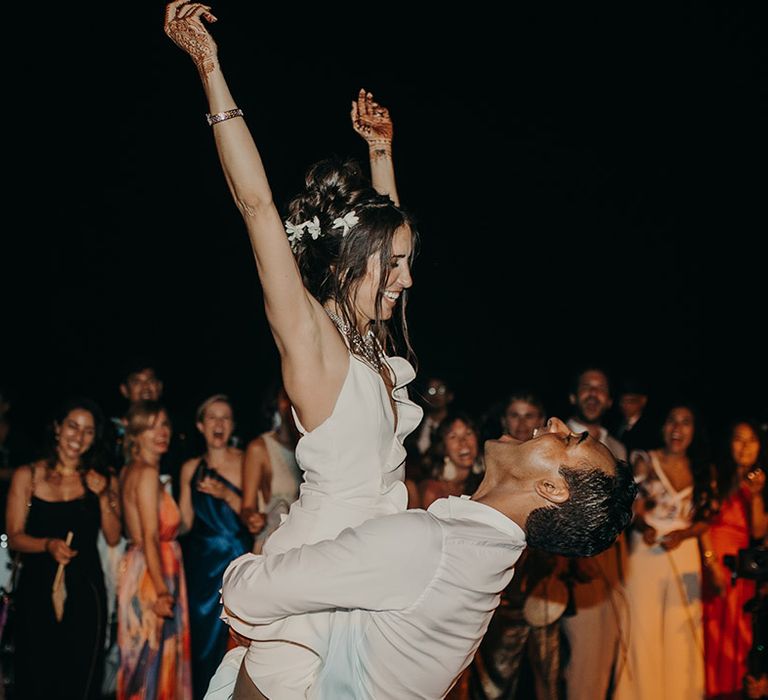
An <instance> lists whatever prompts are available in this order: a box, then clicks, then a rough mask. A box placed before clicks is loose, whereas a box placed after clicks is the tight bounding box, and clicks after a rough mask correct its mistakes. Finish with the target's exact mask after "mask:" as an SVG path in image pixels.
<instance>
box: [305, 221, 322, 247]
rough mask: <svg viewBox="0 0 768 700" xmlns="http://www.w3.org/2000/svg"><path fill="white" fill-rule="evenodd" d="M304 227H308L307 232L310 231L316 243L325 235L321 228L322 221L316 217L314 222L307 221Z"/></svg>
mask: <svg viewBox="0 0 768 700" xmlns="http://www.w3.org/2000/svg"><path fill="white" fill-rule="evenodd" d="M303 225H304V226H306V227H307V231H309V235H310V236H312V240H313V241H316V240H317V239H318V238H320V236H321V235H322V234H323V231H322V229H321V228H320V219H318V218H317V217H316V216H315V217H313V218H312V221H305V222H304V224H303Z"/></svg>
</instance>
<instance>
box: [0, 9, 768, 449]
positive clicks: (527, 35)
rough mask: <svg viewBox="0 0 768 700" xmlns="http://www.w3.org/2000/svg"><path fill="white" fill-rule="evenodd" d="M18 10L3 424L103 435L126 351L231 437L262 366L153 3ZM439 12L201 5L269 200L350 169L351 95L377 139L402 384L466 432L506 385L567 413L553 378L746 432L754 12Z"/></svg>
mask: <svg viewBox="0 0 768 700" xmlns="http://www.w3.org/2000/svg"><path fill="white" fill-rule="evenodd" d="M33 7H34V6H29V7H28V8H26V10H25V11H28V12H29V11H31V12H32V13H33V14H34V13H36V12H37V13H39V15H40V16H39V17H29V16H26V17H25V18H23V21H19V22H18V23H13V22H7V24H6V28H5V30H6V32H7V33H9V34H12V35H14V38H15V39H17V40H18V42H19V46H20V47H21V48H19V49H18V50H17V51H15V52H14V53H13V56H12V58H8V59H7V61H8V62H7V63H6V89H7V90H8V92H9V94H10V95H11V97H12V99H11V102H10V104H9V105H8V107H7V109H8V112H7V113H6V117H7V118H8V117H10V119H9V120H8V121H9V124H8V126H7V127H6V139H7V144H6V145H7V152H8V153H10V154H11V155H12V156H13V157H12V159H11V160H10V162H11V163H12V164H13V167H12V169H10V170H9V172H8V173H7V174H8V175H9V176H10V177H11V178H12V179H13V183H14V184H13V185H12V186H9V187H8V188H7V190H6V197H7V201H6V217H5V219H6V221H5V226H4V229H5V232H4V233H3V238H2V240H3V249H2V262H1V263H0V265H1V272H2V279H3V282H4V283H3V289H4V292H5V304H4V312H3V318H2V336H3V337H2V353H3V358H2V369H1V370H0V385H5V386H6V387H7V388H8V390H9V391H10V392H11V395H12V397H13V402H14V408H13V411H14V414H15V418H14V420H16V421H19V422H23V423H26V424H28V425H29V426H30V430H37V428H38V427H39V426H40V425H42V422H43V421H44V419H45V418H46V416H47V414H48V411H49V410H50V409H51V407H52V406H53V405H55V404H56V403H58V402H59V400H60V399H62V398H63V397H65V396H66V395H68V394H71V393H87V394H90V395H92V396H94V397H95V398H96V399H98V400H99V401H100V402H101V403H102V404H103V406H104V408H105V410H106V411H107V412H108V413H115V412H119V411H121V410H122V408H123V406H122V404H121V401H120V398H119V395H118V393H117V385H118V383H119V380H120V376H119V368H120V366H121V365H122V363H123V362H124V361H125V359H126V358H128V357H130V356H131V355H132V354H133V353H141V354H143V355H146V354H149V355H151V356H154V357H155V358H156V360H157V363H158V367H159V370H160V373H161V376H162V378H163V379H164V380H165V384H166V398H167V400H168V402H169V403H170V404H171V405H172V406H173V407H175V410H176V412H177V413H185V412H186V413H187V414H188V415H189V416H191V414H192V411H193V408H194V406H195V405H196V404H197V402H199V401H200V400H201V399H202V398H204V397H205V396H206V395H208V394H210V393H213V392H218V391H224V392H227V393H229V394H231V395H232V397H233V398H234V400H235V402H236V409H237V410H238V414H239V419H240V425H241V432H243V433H245V434H246V435H249V434H251V433H252V432H255V430H256V429H257V428H256V425H257V423H258V420H259V416H258V409H259V404H260V401H261V395H262V394H263V392H264V390H265V388H266V387H267V386H268V385H269V383H270V382H271V380H272V379H273V378H274V376H275V372H276V371H277V362H276V359H277V357H276V351H275V349H274V346H273V343H272V340H271V336H270V335H269V332H268V328H267V326H266V323H265V319H264V313H263V309H262V300H261V293H260V288H259V284H258V279H257V276H256V272H255V267H254V264H253V261H252V257H251V254H250V249H249V246H248V242H247V236H246V232H245V227H244V225H243V223H242V221H241V219H240V217H239V214H238V212H237V210H236V208H235V206H234V205H233V203H232V201H231V199H230V195H229V192H228V190H227V188H226V185H225V182H224V178H223V176H222V174H221V171H220V168H219V165H218V161H217V157H216V153H215V149H214V146H213V140H212V137H211V133H210V128H209V127H208V126H207V125H206V124H205V121H204V117H203V115H204V113H205V111H207V110H206V104H205V102H204V99H203V93H202V89H201V88H200V86H199V81H198V77H197V73H196V71H195V69H194V67H193V65H192V63H191V61H190V60H189V58H188V57H186V56H185V55H184V54H183V53H182V52H181V51H179V49H177V48H176V47H175V46H174V45H173V44H172V43H171V42H170V41H169V40H168V39H167V38H166V37H165V35H164V34H163V32H162V15H163V3H159V2H152V3H141V4H139V5H137V6H130V5H114V4H109V5H107V4H101V5H94V6H93V7H90V6H88V7H84V6H67V7H65V8H61V9H56V8H50V9H49V8H44V7H42V6H39V7H38V9H37V10H35V9H33ZM446 7H447V6H436V7H435V8H434V9H430V10H425V9H423V8H421V6H419V13H418V16H416V14H415V13H416V9H417V6H416V5H411V6H410V7H406V8H402V7H395V6H387V7H383V6H377V7H367V8H365V10H364V11H363V12H360V11H359V10H357V11H354V12H353V11H352V10H350V9H342V8H340V7H330V6H326V5H325V4H324V5H323V6H321V7H317V8H316V9H314V10H306V9H302V8H300V7H299V6H298V5H292V4H282V5H280V6H277V7H275V6H268V5H266V4H263V3H254V2H244V1H241V2H234V1H233V0H229V1H226V0H225V1H222V2H219V3H217V4H216V5H215V7H214V11H215V12H216V14H217V15H218V17H219V20H220V21H219V22H218V24H217V25H215V26H214V28H213V32H214V34H215V37H216V39H217V41H218V43H219V49H220V58H221V63H222V65H223V67H224V70H225V73H226V75H227V77H228V79H229V82H230V87H231V89H232V91H233V94H234V95H235V97H236V99H237V101H238V103H239V105H240V106H241V107H242V108H243V109H244V110H245V113H246V117H247V121H248V124H249V126H250V128H251V130H252V131H253V133H254V135H255V138H256V141H257V144H258V145H259V147H260V149H261V151H262V154H263V157H264V161H265V164H266V168H267V172H268V175H269V177H270V181H271V184H272V187H273V191H274V194H275V197H276V199H277V200H278V201H279V202H281V203H284V202H285V201H286V200H287V199H288V198H289V197H290V196H291V195H292V194H293V193H294V192H295V191H296V190H297V189H298V187H299V186H300V184H301V181H302V176H303V173H304V171H305V169H306V167H307V166H308V165H309V164H310V163H312V162H314V161H315V160H317V159H319V158H322V157H325V156H328V155H331V154H339V155H353V156H356V157H358V158H361V159H365V158H366V156H367V151H366V148H365V145H364V143H363V142H362V140H361V139H360V138H359V137H358V136H357V135H356V134H354V132H353V131H352V129H351V126H350V122H349V116H348V113H349V107H350V101H351V99H352V97H353V96H354V95H355V94H356V91H357V90H358V89H359V88H360V87H365V88H367V89H369V90H371V91H372V92H373V93H374V95H375V96H376V98H377V99H378V100H379V101H380V102H381V103H382V104H385V105H387V106H388V107H389V108H390V110H391V113H392V115H393V118H394V121H395V134H396V135H395V148H394V152H395V166H396V172H397V177H398V185H399V190H400V195H401V199H402V201H403V203H404V204H405V205H406V206H408V207H409V208H410V209H412V210H413V211H414V213H415V214H416V216H417V219H418V223H419V230H420V235H421V246H420V253H419V256H418V259H417V262H416V266H415V286H414V288H413V290H412V294H411V304H410V306H409V310H410V313H409V319H410V325H411V330H412V337H413V343H414V347H415V349H416V352H417V355H418V358H419V361H420V365H421V369H420V374H421V375H422V376H423V377H426V375H427V374H428V373H441V374H444V375H446V376H447V378H448V379H449V381H451V382H452V383H453V384H454V386H455V387H456V390H457V394H458V398H459V400H460V401H461V402H462V403H463V404H465V405H467V406H469V407H470V408H471V409H473V410H478V411H479V410H482V409H484V408H485V407H486V406H487V405H488V403H489V402H490V401H492V400H494V399H496V398H498V397H499V396H501V395H503V394H504V393H505V392H506V391H507V390H508V389H509V388H511V387H515V386H520V385H525V386H528V387H532V388H534V389H536V390H538V391H540V392H541V393H543V395H544V396H545V399H546V401H547V404H548V406H549V408H550V410H551V412H555V413H558V412H559V413H563V412H566V411H567V409H566V407H565V401H566V398H567V385H568V380H569V376H570V374H571V373H572V372H573V370H574V369H575V368H576V367H577V366H579V365H581V364H583V363H598V364H602V365H605V366H606V367H607V368H608V369H609V370H611V372H612V373H613V374H614V377H615V378H619V377H621V376H623V375H626V374H629V373H631V374H638V373H641V374H645V376H646V377H647V379H648V380H649V381H650V382H651V387H652V392H653V396H654V397H655V398H656V400H657V401H656V402H657V405H661V404H662V403H663V402H664V401H665V400H666V399H668V398H670V397H673V396H678V395H685V396H688V397H691V398H693V399H695V400H697V401H698V402H699V403H700V404H701V406H702V408H703V409H704V413H705V415H706V416H707V418H708V420H709V422H710V424H712V425H718V424H719V423H720V422H722V421H724V420H726V419H727V418H729V417H731V416H732V415H736V414H743V413H746V414H752V415H755V416H757V417H759V418H761V419H763V420H765V419H766V418H767V417H768V412H767V411H766V402H765V396H766V391H767V390H768V377H767V374H768V373H766V370H765V356H766V353H765V350H764V345H765V340H764V337H765V330H766V293H765V281H764V280H765V271H766V257H765V244H764V239H765V234H766V230H767V229H766V216H765V205H766V196H765V195H766V178H765V173H766V162H767V160H766V156H767V155H768V149H767V148H766V140H765V130H766V119H765V117H766V112H765V106H766V101H765V97H766V89H765V88H766V81H768V75H767V73H768V71H766V68H768V61H767V60H766V54H765V51H764V48H763V47H764V46H765V44H766V30H767V29H768V24H767V23H766V21H765V16H764V14H763V13H762V12H760V11H759V10H757V9H756V8H757V3H749V4H748V3H745V4H743V5H742V4H740V3H729V4H728V5H727V6H725V5H724V4H723V6H717V5H716V4H714V3H712V4H704V3H679V4H676V7H675V8H673V9H670V8H669V7H666V8H665V9H663V10H651V9H648V8H647V7H645V6H643V7H640V6H637V7H623V8H617V7H615V6H614V7H610V6H607V5H606V6H605V7H603V6H595V5H591V6H589V7H570V9H563V8H557V7H555V6H545V7H539V8H538V9H535V10H534V9H531V8H525V7H517V8H516V9H515V8H512V9H510V8H509V7H507V8H504V9H503V11H502V10H501V9H499V6H495V5H494V6H491V5H488V6H487V7H484V6H482V5H480V4H471V5H468V6H466V7H465V8H464V11H463V14H454V13H452V12H450V11H448V10H447V9H446ZM425 12H427V13H428V14H426V15H425V14H424V13H425ZM259 427H261V426H259Z"/></svg>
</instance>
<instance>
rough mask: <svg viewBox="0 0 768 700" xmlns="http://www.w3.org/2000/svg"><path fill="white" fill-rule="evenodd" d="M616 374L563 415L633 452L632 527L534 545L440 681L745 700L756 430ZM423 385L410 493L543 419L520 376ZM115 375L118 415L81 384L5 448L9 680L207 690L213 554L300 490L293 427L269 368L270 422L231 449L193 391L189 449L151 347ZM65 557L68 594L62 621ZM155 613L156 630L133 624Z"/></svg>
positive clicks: (555, 691)
mask: <svg viewBox="0 0 768 700" xmlns="http://www.w3.org/2000/svg"><path fill="white" fill-rule="evenodd" d="M618 386H619V391H618V393H617V395H616V397H615V399H616V406H613V401H614V397H613V395H612V391H611V385H610V383H609V378H608V376H607V374H606V372H605V371H603V370H602V369H600V368H596V367H595V368H587V369H585V370H583V371H581V372H579V374H578V375H576V376H575V377H574V381H573V385H572V387H571V389H570V392H569V393H568V395H569V400H570V404H571V405H572V408H573V414H572V417H571V418H570V419H569V421H568V425H569V427H570V428H571V429H572V430H573V431H574V432H575V433H583V432H584V431H587V432H588V433H589V434H590V435H592V436H593V437H595V438H596V439H597V440H599V441H601V442H603V443H604V444H606V446H608V447H609V449H610V450H611V451H612V452H613V454H615V455H619V456H620V457H627V458H628V459H629V462H630V463H631V464H632V466H633V470H634V475H635V480H636V482H637V483H638V484H639V488H640V495H639V497H638V498H637V500H636V502H635V517H634V519H633V521H632V525H631V527H630V528H629V529H628V530H627V531H626V533H625V535H624V536H623V537H622V538H621V539H620V540H619V541H618V542H617V543H616V545H614V546H613V547H611V548H609V549H608V550H606V552H603V553H601V554H598V555H596V556H594V557H588V558H568V557H561V556H556V555H551V554H548V553H546V552H540V551H536V550H534V549H528V550H527V552H526V554H525V556H524V558H523V559H522V560H521V561H520V562H519V563H518V565H517V567H516V568H517V572H516V575H515V577H514V578H513V580H512V583H511V584H510V585H509V586H508V588H507V589H506V590H505V591H504V594H503V597H502V604H501V606H500V607H499V609H498V610H497V612H496V614H495V615H494V617H493V619H492V621H491V624H490V627H489V630H488V632H487V634H486V635H485V637H484V639H483V642H482V643H481V645H480V648H479V649H478V651H477V654H476V655H475V658H474V660H473V662H472V664H471V665H470V666H469V667H468V668H467V669H466V670H465V671H464V673H463V674H462V675H461V677H460V678H459V681H458V682H457V684H456V686H454V689H453V690H452V691H451V695H450V696H449V697H451V698H472V699H490V698H499V699H500V698H506V699H509V700H511V699H512V698H515V697H526V696H529V697H536V698H538V699H539V700H542V699H544V698H547V699H552V698H563V697H567V698H578V697H584V698H594V697H600V698H606V697H613V698H617V699H620V698H638V699H643V698H657V697H669V698H673V697H674V698H686V697H687V698H727V697H732V698H739V697H742V693H743V692H745V689H749V688H751V689H752V695H751V696H750V695H747V697H760V695H758V694H756V693H757V692H758V691H757V690H755V688H759V683H760V672H759V667H755V666H754V662H755V660H756V659H757V658H758V656H756V654H755V652H754V651H752V657H750V651H751V650H753V649H754V645H753V641H754V640H753V632H754V630H756V629H759V628H760V624H761V623H759V621H758V620H757V619H756V616H757V615H758V614H759V613H758V612H755V613H752V612H750V611H749V607H748V606H747V604H748V603H749V602H750V601H756V600H758V589H757V586H758V585H759V583H758V582H756V581H755V580H752V579H750V578H748V577H745V576H744V575H743V572H742V575H740V576H735V573H736V572H735V571H733V570H731V569H729V568H728V562H729V557H731V558H734V557H737V556H738V554H739V551H741V550H746V549H748V548H749V547H750V546H756V545H760V544H764V542H765V538H766V531H767V529H768V515H766V508H765V498H766V485H765V476H764V472H763V468H764V465H765V464H766V454H767V452H766V434H765V428H764V426H761V425H758V424H757V423H755V422H754V421H751V420H748V419H738V420H734V421H733V422H732V423H731V424H730V425H728V426H723V428H722V429H721V430H719V431H712V432H710V433H709V434H708V433H707V431H706V430H705V428H704V426H703V424H702V422H701V419H700V417H699V415H698V413H697V411H696V408H695V407H694V406H692V405H691V404H689V403H687V402H683V401H679V402H672V403H671V404H670V405H669V406H668V407H667V408H666V409H665V411H664V412H659V411H658V410H656V411H653V412H649V411H648V410H647V409H648V406H647V404H648V399H649V396H648V393H647V390H646V389H645V387H643V386H642V385H641V384H639V383H638V382H637V381H635V380H629V381H620V382H618ZM419 387H420V388H419V389H418V391H417V395H418V398H419V402H420V403H421V405H422V406H423V409H424V417H423V419H422V420H421V422H420V423H419V425H418V427H417V428H416V430H414V431H413V432H412V433H411V436H410V439H406V440H405V447H406V449H407V457H406V461H405V464H406V478H405V484H406V487H407V491H408V507H409V508H423V509H428V508H429V507H430V506H431V505H432V503H434V502H435V501H436V500H437V499H439V498H444V497H446V496H461V495H472V494H473V493H474V492H475V490H476V489H477V486H478V484H479V483H480V480H481V479H482V476H483V471H484V470H483V459H482V454H481V447H482V442H483V441H484V440H485V439H489V438H494V437H498V436H499V435H502V434H506V435H510V436H512V437H514V438H516V439H519V440H529V439H531V438H532V437H533V436H534V434H535V433H536V431H537V430H540V429H541V428H543V427H544V426H545V424H546V421H547V411H546V408H545V406H544V404H543V403H542V401H541V399H540V398H539V397H538V396H537V395H536V394H535V393H531V392H530V391H517V392H513V393H510V394H509V395H507V396H506V397H504V398H503V400H500V401H498V402H495V403H493V404H492V405H489V406H488V407H487V408H486V410H484V411H482V412H479V413H477V414H476V415H470V414H469V413H467V412H466V411H464V410H461V409H460V408H457V406H460V405H461V401H457V400H456V397H455V392H454V391H453V390H452V388H451V383H450V381H449V380H446V379H444V378H442V377H428V378H427V379H426V380H425V381H423V382H419ZM120 388H121V390H122V393H123V395H124V397H125V398H126V403H127V406H126V411H125V414H124V415H123V416H120V417H118V418H115V419H112V420H111V421H108V420H105V419H104V416H103V415H102V412H101V410H100V408H99V406H98V405H97V404H96V403H95V402H93V401H92V400H90V399H71V400H68V401H66V402H65V403H64V404H63V405H62V407H61V408H60V410H59V411H58V413H57V415H56V417H55V420H54V421H53V423H52V425H51V430H50V432H49V441H48V444H47V445H46V446H45V447H44V449H43V450H41V454H40V458H39V459H34V460H31V461H30V462H28V463H26V464H18V463H15V462H14V461H13V457H14V453H12V452H10V450H7V451H6V455H7V457H8V461H7V466H8V467H12V468H10V469H9V470H8V476H10V477H11V483H10V490H9V492H8V498H7V506H6V533H7V536H8V544H9V546H10V549H11V550H12V551H14V552H18V553H19V554H20V555H21V562H22V566H21V567H20V570H19V575H18V577H17V586H16V591H17V595H16V598H15V600H16V605H17V615H18V619H22V620H24V624H23V625H17V626H16V627H15V634H14V636H13V644H14V647H15V649H14V664H13V675H12V677H11V678H6V679H5V680H6V682H7V683H9V682H11V681H12V685H10V686H9V694H10V696H11V697H19V698H21V697H24V698H26V697H29V698H34V697H44V696H46V697H89V698H103V697H109V696H110V695H111V694H113V693H114V692H115V691H116V689H117V687H120V688H121V694H120V697H125V698H132V697H154V695H153V694H152V693H153V692H154V691H151V692H149V693H148V691H147V688H150V689H152V688H160V687H167V686H168V684H171V685H176V686H177V687H178V688H180V689H182V691H180V693H179V695H178V697H190V698H191V697H195V698H201V697H203V695H204V693H205V691H206V689H207V687H208V683H209V681H210V679H211V678H212V676H213V674H214V672H215V670H216V668H217V666H218V664H219V663H220V661H221V659H222V658H223V656H224V654H225V652H226V651H227V649H229V648H231V647H232V645H233V643H232V641H231V639H230V636H229V634H228V628H227V625H226V624H225V623H224V622H223V621H222V620H221V619H220V617H221V602H220V589H221V584H222V577H223V574H224V571H225V569H226V568H227V566H228V565H229V564H230V562H232V561H233V560H235V559H236V558H237V557H239V556H240V555H241V554H243V553H245V552H251V551H253V552H257V553H258V552H260V551H261V550H262V547H263V544H264V541H265V540H266V537H267V535H268V534H270V533H271V532H273V531H274V530H275V529H276V528H277V527H278V526H279V524H280V522H281V520H282V519H283V518H284V517H285V515H286V514H287V513H288V511H289V509H290V506H291V504H292V503H294V502H295V501H296V499H297V498H298V496H299V486H300V484H301V481H302V475H301V470H300V468H299V466H298V464H297V462H296V458H295V449H296V445H297V443H298V441H299V438H300V436H301V434H300V433H299V431H298V430H297V428H296V423H295V421H294V420H293V417H292V414H291V405H290V402H289V401H288V398H287V395H286V393H285V389H284V387H283V386H282V385H280V384H278V385H277V388H276V389H275V390H274V391H273V392H272V395H271V396H270V397H269V398H270V399H271V400H270V401H269V402H267V403H268V405H269V406H270V408H271V413H272V421H273V424H272V426H271V428H270V429H269V430H267V431H264V432H262V433H260V434H259V435H257V436H256V437H254V438H253V439H252V440H251V441H250V442H248V443H247V444H246V445H245V446H244V447H245V449H238V448H237V447H235V446H234V444H236V443H237V442H238V440H237V439H236V438H235V416H234V410H233V406H232V403H231V401H230V400H229V399H228V398H227V396H225V395H223V394H215V395H213V396H211V397H209V398H208V399H206V400H205V401H204V402H203V403H202V404H201V405H200V406H199V407H198V408H197V410H196V411H194V412H193V416H194V422H195V425H196V428H197V430H198V431H199V434H200V436H201V439H202V444H203V445H204V450H203V452H202V453H201V454H197V455H190V454H188V453H189V451H190V447H189V446H188V445H181V446H178V447H177V448H176V449H174V450H171V449H170V448H171V445H172V444H173V442H174V440H175V438H174V436H173V425H172V423H171V420H170V417H169V414H168V411H167V410H166V409H165V408H164V405H163V403H162V389H163V385H162V382H161V381H160V379H159V378H158V376H157V373H156V370H155V368H154V367H153V366H151V365H147V364H142V363H141V362H139V364H138V365H135V366H132V367H131V368H130V369H129V370H128V371H127V374H126V376H125V377H124V378H123V379H122V381H121V382H120ZM191 413H192V412H191ZM607 425H609V426H610V427H611V429H612V430H611V432H609V430H608V428H607V427H606V426H607ZM7 434H10V433H9V432H7ZM616 436H618V437H616ZM185 451H186V452H187V454H185ZM15 455H16V456H19V457H20V456H22V455H24V453H23V452H18V451H17V452H16V453H15ZM169 456H171V457H172V458H171V459H169ZM69 533H72V535H71V536H69V537H68V535H69ZM180 543H181V544H180ZM730 561H731V563H730V565H731V566H732V567H733V560H730ZM59 565H63V567H64V572H65V576H64V590H65V591H66V597H65V600H64V605H63V615H62V616H61V618H60V619H57V618H56V615H55V605H54V602H53V599H52V595H51V584H52V582H53V580H54V578H55V575H56V569H57V567H58V566H59ZM137 611H140V612H138V613H137ZM152 616H155V617H156V619H157V620H158V621H159V627H152V626H148V625H147V624H146V620H147V619H148V617H152ZM762 624H763V625H764V624H765V620H764V619H763V621H762ZM115 629H116V635H115V633H114V630H115ZM41 638H43V639H45V640H47V641H48V642H51V643H53V644H55V646H56V648H57V649H58V650H59V653H57V654H56V655H55V656H54V657H53V659H52V661H51V663H52V664H53V665H52V666H49V669H50V670H51V673H46V674H41V673H40V672H39V649H40V647H39V645H40V639H41ZM584 640H589V643H585V642H584ZM110 651H112V652H115V651H117V652H118V653H117V654H115V653H110ZM116 659H117V660H116ZM750 664H753V665H750ZM118 678H119V680H118ZM13 692H15V693H16V694H15V695H13V694H11V693H13ZM760 692H762V691H760ZM46 693H47V695H46Z"/></svg>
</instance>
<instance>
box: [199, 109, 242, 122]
mask: <svg viewBox="0 0 768 700" xmlns="http://www.w3.org/2000/svg"><path fill="white" fill-rule="evenodd" d="M242 116H243V110H242V109H240V108H239V107H235V108H234V109H228V110H227V111H226V112H217V113H216V114H206V115H205V119H206V121H207V122H208V126H213V125H214V124H218V123H219V122H225V121H227V119H234V118H235V117H242Z"/></svg>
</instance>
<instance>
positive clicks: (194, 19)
mask: <svg viewBox="0 0 768 700" xmlns="http://www.w3.org/2000/svg"><path fill="white" fill-rule="evenodd" d="M179 7H184V5H181V6H179V5H177V4H176V3H170V4H169V5H168V6H167V9H166V15H165V33H166V34H167V35H168V37H169V38H170V40H171V41H172V42H173V43H174V44H176V46H178V47H179V48H180V49H181V50H182V51H184V52H185V53H187V54H189V56H190V58H191V59H192V61H193V62H194V64H195V66H197V70H198V71H200V74H201V76H205V75H208V74H209V73H211V72H212V71H213V70H214V69H215V68H216V66H217V65H218V61H217V58H216V42H215V41H214V40H213V37H212V36H211V35H210V34H209V33H208V30H206V28H205V27H204V26H203V23H202V21H201V20H200V16H203V17H205V19H206V20H207V21H208V22H215V21H216V17H214V16H213V15H212V14H211V13H210V12H207V11H206V6H204V5H197V6H196V7H195V9H194V11H192V12H188V14H186V15H185V16H183V17H180V16H178V15H177V16H173V14H174V12H175V11H176V9H177V8H179ZM187 7H188V6H187Z"/></svg>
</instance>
